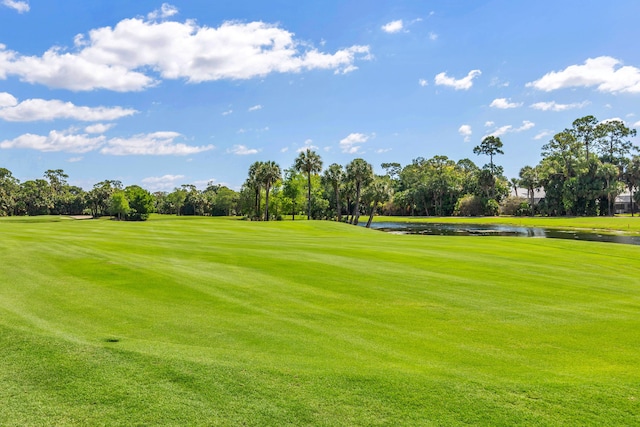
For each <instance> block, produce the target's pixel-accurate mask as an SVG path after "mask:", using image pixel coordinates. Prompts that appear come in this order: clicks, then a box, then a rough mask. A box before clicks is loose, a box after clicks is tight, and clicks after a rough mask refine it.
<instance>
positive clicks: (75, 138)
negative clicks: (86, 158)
mask: <svg viewBox="0 0 640 427" xmlns="http://www.w3.org/2000/svg"><path fill="white" fill-rule="evenodd" d="M104 142H105V137H104V136H102V135H101V136H97V137H90V136H88V135H78V134H74V133H73V132H71V131H55V130H52V131H51V132H49V135H47V136H43V135H34V134H31V133H27V134H24V135H21V136H19V137H17V138H15V139H12V140H4V141H2V142H0V148H5V149H7V148H29V149H32V150H38V151H44V152H56V151H64V152H67V153H87V152H89V151H93V150H95V149H97V148H99V147H100V146H101V145H103V144H104Z"/></svg>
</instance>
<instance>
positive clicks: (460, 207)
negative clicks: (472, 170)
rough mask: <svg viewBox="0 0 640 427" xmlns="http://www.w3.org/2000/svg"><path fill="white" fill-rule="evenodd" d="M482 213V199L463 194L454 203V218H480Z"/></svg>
mask: <svg viewBox="0 0 640 427" xmlns="http://www.w3.org/2000/svg"><path fill="white" fill-rule="evenodd" d="M483 213H484V206H483V203H482V199H481V198H480V197H478V196H474V195H473V194H465V195H464V196H462V197H461V198H459V199H458V201H457V202H456V206H455V208H454V210H453V214H454V215H456V216H481V215H482V214H483Z"/></svg>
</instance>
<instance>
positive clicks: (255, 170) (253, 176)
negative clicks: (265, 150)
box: [246, 162, 263, 218]
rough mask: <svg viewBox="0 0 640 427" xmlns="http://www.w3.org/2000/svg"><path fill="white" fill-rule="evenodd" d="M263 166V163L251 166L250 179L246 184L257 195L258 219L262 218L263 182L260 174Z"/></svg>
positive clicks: (255, 205)
mask: <svg viewBox="0 0 640 427" xmlns="http://www.w3.org/2000/svg"><path fill="white" fill-rule="evenodd" d="M262 164H263V163H262V162H254V163H253V164H252V165H251V166H249V177H248V178H247V182H246V185H247V187H249V188H251V189H252V190H253V191H254V194H255V200H254V207H255V216H256V218H260V190H261V188H262V182H261V180H260V177H259V173H260V168H261V167H262Z"/></svg>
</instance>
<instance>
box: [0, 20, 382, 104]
mask: <svg viewBox="0 0 640 427" xmlns="http://www.w3.org/2000/svg"><path fill="white" fill-rule="evenodd" d="M370 59H372V55H371V53H370V51H369V47H368V46H361V45H354V46H350V47H347V48H344V49H341V50H338V51H335V52H334V53H325V52H321V51H319V50H317V49H316V48H313V47H311V46H309V44H308V43H304V42H299V41H297V40H295V39H294V35H293V33H291V32H289V31H287V30H285V29H282V28H280V27H278V26H277V25H272V24H268V23H265V22H249V23H242V22H236V21H234V22H225V23H223V24H222V25H220V26H219V27H217V28H212V27H206V26H199V25H197V24H196V22H195V21H194V20H187V21H185V22H176V21H162V22H156V21H151V20H144V19H141V18H133V19H125V20H122V21H120V22H119V23H117V24H116V25H115V26H114V27H102V28H97V29H94V30H91V31H89V33H88V37H84V36H80V37H76V39H75V49H74V50H73V51H67V50H65V49H63V48H59V47H52V48H50V49H49V50H47V51H46V52H45V53H44V54H43V55H42V56H24V55H21V54H19V53H17V52H13V51H9V50H6V46H4V45H0V78H6V76H7V75H15V76H18V77H19V78H20V79H21V80H22V81H25V82H29V83H39V84H44V85H47V86H49V87H55V88H64V89H70V90H75V91H82V90H95V89H108V90H113V91H120V92H127V91H139V90H143V89H146V88H149V87H151V86H154V85H156V84H157V83H158V80H157V79H158V77H160V78H163V79H184V80H186V81H188V82H190V83H200V82H205V81H213V80H222V79H227V80H237V79H251V78H256V77H262V76H266V75H268V74H271V73H299V72H302V71H306V70H312V69H326V70H334V71H335V72H336V73H337V74H344V73H348V72H351V71H354V70H356V69H357V67H356V65H355V62H356V61H361V60H370Z"/></svg>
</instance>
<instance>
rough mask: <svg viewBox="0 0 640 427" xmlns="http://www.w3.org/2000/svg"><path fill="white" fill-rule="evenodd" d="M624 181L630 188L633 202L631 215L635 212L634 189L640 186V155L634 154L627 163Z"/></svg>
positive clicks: (630, 197) (630, 198)
mask: <svg viewBox="0 0 640 427" xmlns="http://www.w3.org/2000/svg"><path fill="white" fill-rule="evenodd" d="M624 182H625V184H627V188H629V201H630V202H631V216H633V214H634V212H633V211H634V208H633V204H634V200H633V199H634V197H633V189H634V188H638V186H640V156H637V155H636V156H633V157H632V158H631V160H629V161H628V163H627V164H626V165H625V171H624Z"/></svg>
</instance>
